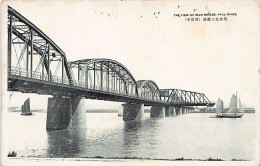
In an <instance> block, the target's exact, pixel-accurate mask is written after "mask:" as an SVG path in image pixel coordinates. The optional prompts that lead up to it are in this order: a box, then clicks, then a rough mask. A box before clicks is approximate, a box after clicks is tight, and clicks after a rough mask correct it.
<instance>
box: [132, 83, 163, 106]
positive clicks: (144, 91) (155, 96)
mask: <svg viewBox="0 0 260 166" xmlns="http://www.w3.org/2000/svg"><path fill="white" fill-rule="evenodd" d="M137 87H138V94H139V96H140V97H141V98H146V99H150V100H155V101H161V97H160V89H159V87H158V86H157V84H156V83H155V82H154V81H152V80H139V81H137Z"/></svg>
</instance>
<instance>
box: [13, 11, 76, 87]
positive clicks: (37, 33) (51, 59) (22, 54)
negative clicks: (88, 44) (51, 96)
mask: <svg viewBox="0 0 260 166" xmlns="http://www.w3.org/2000/svg"><path fill="white" fill-rule="evenodd" d="M8 72H9V73H11V74H12V75H23V76H26V77H28V78H34V79H39V80H45V81H50V82H58V83H63V84H70V85H73V82H72V80H73V75H72V73H71V71H70V68H69V67H68V65H67V59H66V56H65V53H64V52H63V51H62V50H61V49H60V48H59V47H58V46H57V45H56V44H55V43H54V42H53V41H52V40H51V39H50V38H49V37H48V36H46V35H45V34H44V33H43V32H42V31H41V30H40V29H39V28H37V27H36V26H35V25H33V24H32V23H31V22H30V21H28V20H27V19H26V18H25V17H23V16H22V15H21V14H19V13H18V12H16V11H15V10H14V9H12V8H11V7H8Z"/></svg>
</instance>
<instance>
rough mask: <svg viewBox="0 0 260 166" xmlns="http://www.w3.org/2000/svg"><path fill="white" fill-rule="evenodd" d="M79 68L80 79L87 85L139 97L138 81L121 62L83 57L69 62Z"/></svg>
mask: <svg viewBox="0 0 260 166" xmlns="http://www.w3.org/2000/svg"><path fill="white" fill-rule="evenodd" d="M69 64H70V67H71V68H74V69H76V70H77V73H78V75H77V76H78V81H79V82H80V83H83V84H85V87H94V88H96V89H99V90H106V91H111V92H113V91H117V90H119V93H123V94H126V95H130V96H136V97H138V96H139V94H138V90H137V82H136V80H135V78H134V76H133V75H132V74H131V72H130V71H129V70H128V69H127V68H126V67H125V66H124V65H122V64H121V63H119V62H117V61H115V60H112V59H106V58H101V59H97V58H94V59H83V60H78V61H72V62H69Z"/></svg>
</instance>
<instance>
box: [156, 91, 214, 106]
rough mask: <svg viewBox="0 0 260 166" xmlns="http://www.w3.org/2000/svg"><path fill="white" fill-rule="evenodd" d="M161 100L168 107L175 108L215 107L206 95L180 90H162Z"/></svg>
mask: <svg viewBox="0 0 260 166" xmlns="http://www.w3.org/2000/svg"><path fill="white" fill-rule="evenodd" d="M160 95H161V99H162V100H163V101H164V103H165V104H167V105H175V106H182V105H185V106H200V105H201V106H202V105H207V106H213V105H214V104H215V103H211V102H210V100H209V99H208V98H207V96H205V95H204V93H198V92H191V91H186V90H180V89H160Z"/></svg>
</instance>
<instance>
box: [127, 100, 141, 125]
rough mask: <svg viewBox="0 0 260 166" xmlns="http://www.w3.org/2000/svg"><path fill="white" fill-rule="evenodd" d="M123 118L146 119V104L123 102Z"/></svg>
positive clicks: (128, 119)
mask: <svg viewBox="0 0 260 166" xmlns="http://www.w3.org/2000/svg"><path fill="white" fill-rule="evenodd" d="M123 107H124V110H123V120H124V121H130V120H136V121H141V120H143V119H144V104H129V103H127V104H123Z"/></svg>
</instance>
